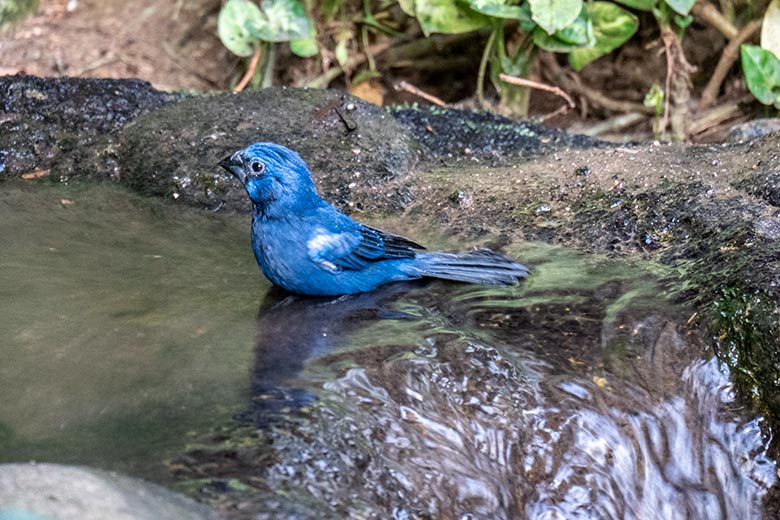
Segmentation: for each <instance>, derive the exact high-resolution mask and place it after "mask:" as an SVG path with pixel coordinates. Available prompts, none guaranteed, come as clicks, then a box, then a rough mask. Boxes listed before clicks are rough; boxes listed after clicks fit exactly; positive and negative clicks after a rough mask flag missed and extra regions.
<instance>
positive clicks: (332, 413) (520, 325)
mask: <svg viewBox="0 0 780 520" xmlns="http://www.w3.org/2000/svg"><path fill="white" fill-rule="evenodd" d="M513 253H515V255H516V256H518V257H522V258H524V260H526V261H528V262H529V264H531V265H532V266H533V267H534V273H533V276H532V278H531V279H529V280H528V281H527V282H526V283H524V284H522V285H520V286H518V287H508V288H485V287H475V286H466V285H457V284H449V283H443V282H430V283H427V284H407V285H404V286H388V287H386V288H384V289H381V290H379V291H376V292H374V293H370V294H366V295H358V296H351V297H346V298H340V299H336V300H323V299H319V300H314V299H307V298H300V297H287V298H284V297H283V296H278V297H277V298H274V297H269V298H268V299H267V301H266V302H265V303H264V305H263V309H262V310H261V312H260V317H259V319H258V332H257V338H256V343H257V356H256V365H255V372H254V378H253V392H252V393H253V396H254V397H253V401H252V406H251V407H250V410H249V412H248V413H247V414H245V418H246V419H247V420H252V421H254V424H255V425H257V426H259V427H261V428H263V429H264V430H265V431H266V432H267V434H268V437H269V439H268V441H269V453H266V454H264V455H263V456H262V457H255V459H254V460H255V461H263V462H259V463H257V465H258V466H260V467H261V469H260V470H259V471H253V472H252V474H253V476H252V478H251V479H249V480H247V479H246V478H245V477H246V469H245V468H244V469H243V470H241V471H238V472H235V473H233V474H231V473H229V471H226V469H225V468H224V467H223V468H222V469H221V472H220V471H218V472H215V473H212V475H215V476H219V477H220V478H227V477H234V478H237V479H239V480H242V479H243V482H244V483H245V484H247V485H248V486H250V489H251V491H244V492H241V493H238V496H239V497H240V498H235V497H234V500H236V501H237V502H241V503H243V504H245V503H246V501H249V502H254V503H255V505H256V506H257V509H256V511H255V512H258V513H260V516H258V517H259V518H291V517H293V518H323V517H333V518H398V519H406V518H420V517H421V518H464V519H466V518H485V519H488V518H490V519H495V518H507V519H509V518H534V519H571V518H581V519H591V518H615V519H618V518H620V519H677V518H679V519H686V518H706V519H710V518H760V517H761V516H762V510H763V506H762V499H763V497H764V495H765V493H766V491H767V489H769V488H770V487H771V486H772V485H773V483H774V482H775V479H776V468H775V464H774V462H773V461H772V460H770V459H769V458H767V456H766V454H765V439H764V438H763V436H762V431H761V427H760V426H761V421H760V419H758V418H755V417H754V416H753V415H751V414H750V413H749V411H746V410H744V409H743V408H742V406H741V405H739V404H738V403H737V402H736V400H735V396H734V393H733V390H732V388H731V385H730V383H729V377H728V371H727V370H726V369H725V368H723V367H721V366H720V365H719V364H718V362H717V361H716V360H715V359H710V358H709V357H708V356H706V354H705V349H704V347H703V345H702V343H701V341H700V339H699V337H698V335H697V334H695V333H694V332H692V331H691V330H689V329H687V327H686V321H687V320H688V318H689V317H690V315H691V314H692V311H691V310H690V309H685V308H680V307H676V306H674V305H671V304H670V303H669V302H668V301H667V299H666V297H665V294H664V289H663V287H662V285H661V284H659V282H658V280H657V278H656V277H655V276H654V275H653V274H652V273H650V272H648V270H647V268H646V267H644V266H641V265H636V266H631V265H626V264H621V263H616V262H612V261H607V260H604V259H595V258H585V257H580V256H576V255H573V254H571V253H568V252H566V251H564V250H561V249H558V248H552V247H547V246H538V245H537V246H533V245H527V246H526V247H523V248H522V249H519V250H517V251H513ZM658 274H663V273H658ZM222 440H224V439H222ZM233 440H234V441H235V442H241V440H240V439H233ZM196 458H197V455H196ZM203 462H204V463H205V464H208V463H210V462H213V459H212V458H209V457H204V461H203ZM225 466H228V465H227V464H226V465H225ZM207 473H208V472H207ZM202 475H203V474H202V473H201V476H202ZM217 480H219V479H217ZM214 495H219V493H218V492H217V493H212V494H211V495H210V496H211V497H212V498H213V496H214ZM229 501H230V500H228V502H229ZM247 514H249V513H248V512H247ZM247 517H249V516H247Z"/></svg>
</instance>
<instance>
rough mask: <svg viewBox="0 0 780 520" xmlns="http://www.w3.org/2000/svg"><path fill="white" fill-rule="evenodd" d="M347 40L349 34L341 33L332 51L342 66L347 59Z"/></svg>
mask: <svg viewBox="0 0 780 520" xmlns="http://www.w3.org/2000/svg"><path fill="white" fill-rule="evenodd" d="M348 42H349V34H346V33H345V34H342V35H341V37H340V38H339V42H338V43H337V44H336V49H335V50H334V52H333V53H334V54H335V55H336V60H337V61H338V62H339V65H341V66H342V67H343V66H344V65H346V64H347V61H349V50H348V49H347V43H348Z"/></svg>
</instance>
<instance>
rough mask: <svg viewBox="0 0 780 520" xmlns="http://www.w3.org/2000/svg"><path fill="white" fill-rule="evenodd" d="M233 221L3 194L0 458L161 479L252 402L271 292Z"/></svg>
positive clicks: (150, 207)
mask: <svg viewBox="0 0 780 520" xmlns="http://www.w3.org/2000/svg"><path fill="white" fill-rule="evenodd" d="M243 224H244V222H242V220H241V219H235V218H233V219H230V218H223V217H221V216H219V215H214V214H207V213H202V212H196V211H192V210H187V209H180V208H174V207H170V206H167V205H164V204H162V203H159V202H155V201H145V200H142V199H140V198H139V197H137V196H135V195H133V194H131V193H129V192H127V191H125V190H122V189H121V188H117V187H114V186H89V187H88V186H71V187H66V186H57V185H52V186H44V187H40V186H36V187H35V188H33V187H31V186H28V185H22V184H11V183H6V184H4V185H3V186H2V191H0V242H1V243H2V247H0V461H24V460H40V461H47V462H67V463H79V464H90V465H95V466H99V467H104V468H107V469H121V470H124V471H128V472H131V473H133V474H136V475H143V476H152V477H154V478H157V479H163V478H165V477H166V475H167V471H166V470H165V468H164V466H163V464H162V458H163V455H164V454H166V453H172V452H174V451H175V450H177V449H181V448H182V447H183V446H184V445H185V444H186V442H187V432H188V431H192V430H197V429H200V428H202V427H204V426H206V425H208V424H213V423H214V422H215V421H216V420H218V418H222V419H225V418H229V416H230V414H231V413H233V412H234V411H235V410H236V409H237V408H239V407H240V406H241V404H242V403H243V402H244V400H245V399H246V398H247V389H248V381H247V365H248V364H249V363H250V362H251V361H250V360H251V359H252V355H253V354H252V338H253V336H254V318H255V313H256V311H257V304H258V301H259V299H260V298H261V297H262V294H263V292H264V291H265V290H267V288H268V285H267V283H266V282H265V281H264V280H263V278H262V276H260V275H259V273H258V272H257V267H256V264H255V261H254V258H253V257H252V254H251V251H250V250H248V248H247V240H248V236H247V231H246V227H245V226H244V225H243Z"/></svg>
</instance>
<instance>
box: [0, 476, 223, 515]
mask: <svg viewBox="0 0 780 520" xmlns="http://www.w3.org/2000/svg"><path fill="white" fill-rule="evenodd" d="M4 515H6V516H4ZM0 518H3V519H4V520H5V519H6V518H8V519H9V520H10V519H14V520H17V519H18V520H33V519H35V520H44V519H45V520H105V519H108V518H111V519H112V520H218V519H219V518H220V517H219V516H218V515H217V514H216V513H214V512H213V511H210V510H209V509H208V508H207V507H205V506H203V505H200V504H198V503H196V502H194V501H193V500H190V499H189V498H186V497H184V496H182V495H178V494H176V493H173V492H171V491H168V490H166V489H164V488H162V487H160V486H158V485H156V484H151V483H149V482H144V481H141V480H137V479H132V478H130V477H125V476H122V475H117V474H115V473H108V472H105V471H101V470H97V469H92V468H85V467H74V466H61V465H57V464H2V465H0Z"/></svg>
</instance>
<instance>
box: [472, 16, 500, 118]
mask: <svg viewBox="0 0 780 520" xmlns="http://www.w3.org/2000/svg"><path fill="white" fill-rule="evenodd" d="M498 31H499V28H498V27H494V28H493V30H492V31H490V36H489V37H488V41H487V43H486V44H485V50H484V51H483V52H482V59H481V60H480V62H479V74H477V100H479V106H481V107H482V108H483V109H484V110H487V109H488V108H489V107H488V105H487V102H486V101H485V71H486V70H487V64H488V61H489V60H490V54H491V53H492V52H493V43H494V42H495V41H496V33H497V32H498Z"/></svg>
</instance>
